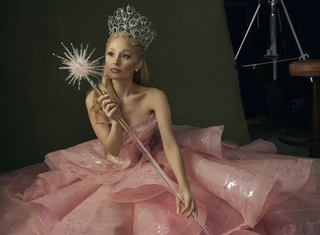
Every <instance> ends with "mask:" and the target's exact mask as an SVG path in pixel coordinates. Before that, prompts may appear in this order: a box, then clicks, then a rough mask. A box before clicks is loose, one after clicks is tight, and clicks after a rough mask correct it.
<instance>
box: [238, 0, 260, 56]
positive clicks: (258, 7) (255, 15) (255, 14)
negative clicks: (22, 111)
mask: <svg viewBox="0 0 320 235" xmlns="http://www.w3.org/2000/svg"><path fill="white" fill-rule="evenodd" d="M262 2H263V0H261V1H259V4H258V6H257V9H256V12H255V13H254V15H253V17H252V20H251V22H250V25H249V27H248V29H247V32H246V34H245V35H244V38H243V40H242V42H241V45H240V47H239V49H238V52H237V54H236V56H235V57H234V59H235V60H236V59H237V58H238V55H239V53H240V51H241V48H242V46H243V43H244V42H245V40H246V38H247V36H248V33H249V31H250V29H251V27H252V24H253V22H254V20H255V18H256V17H257V14H258V12H259V9H260V7H261V3H262Z"/></svg>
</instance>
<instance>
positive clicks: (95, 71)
mask: <svg viewBox="0 0 320 235" xmlns="http://www.w3.org/2000/svg"><path fill="white" fill-rule="evenodd" d="M61 44H62V46H63V47H64V48H65V50H66V52H64V55H65V56H66V58H63V57H61V56H58V55H56V54H53V55H54V56H56V57H58V58H59V59H61V60H62V64H64V65H66V66H64V67H60V68H59V69H67V70H69V76H68V77H67V78H66V80H68V79H70V81H69V84H70V83H72V85H74V84H75V82H76V81H78V90H79V89H80V84H81V80H82V79H83V78H85V79H86V80H87V81H88V82H89V83H90V85H91V87H92V88H93V89H94V90H95V91H96V92H97V94H99V95H104V94H103V92H102V91H101V90H100V89H99V87H98V86H97V84H96V83H94V82H93V81H92V79H90V78H89V75H90V76H93V77H96V78H99V77H101V76H103V72H102V68H103V66H101V65H99V60H100V59H101V58H103V57H104V56H102V57H100V58H98V59H96V60H93V61H91V62H90V61H89V59H90V57H91V55H92V54H93V52H94V51H95V49H93V50H92V52H91V53H90V54H89V55H88V57H86V56H87V50H88V45H87V46H86V48H82V44H81V46H80V51H79V50H78V49H76V48H74V46H73V44H71V47H72V52H71V51H70V50H69V49H68V48H67V47H66V46H65V45H64V44H63V43H61ZM114 118H115V120H116V121H118V122H119V123H120V125H121V126H122V128H123V129H124V130H125V131H126V132H127V134H128V136H129V137H130V138H131V139H132V141H133V142H134V143H135V144H136V145H137V147H138V148H139V149H140V151H141V152H142V153H143V155H144V156H145V157H146V158H147V160H148V161H149V162H150V163H151V165H152V166H153V167H154V168H155V170H156V171H157V172H158V174H159V175H160V176H161V177H162V179H163V180H164V181H165V183H166V184H167V185H168V187H169V188H170V189H171V191H172V193H173V194H174V195H175V196H176V197H178V198H179V200H180V201H181V202H182V204H183V205H185V204H184V200H183V198H182V196H181V195H180V192H179V191H178V189H177V188H176V187H174V186H173V185H172V184H171V182H170V179H169V178H168V176H167V175H166V173H165V172H164V171H163V170H162V169H161V168H160V166H159V165H158V163H157V162H156V161H155V160H154V158H153V157H152V156H151V154H150V153H149V152H148V150H147V149H146V148H145V147H144V146H143V144H142V143H141V142H140V140H139V139H138V138H137V136H136V135H135V134H134V132H133V131H132V130H131V129H130V127H129V126H128V124H127V123H126V122H125V121H124V120H123V118H122V117H120V116H119V115H118V113H115V115H114ZM193 218H194V220H195V221H196V222H197V223H198V224H199V226H200V227H201V229H202V230H203V231H204V232H205V234H207V235H211V232H210V231H209V229H208V228H207V227H206V226H205V225H204V223H203V222H202V221H201V220H199V218H195V217H194V216H193Z"/></svg>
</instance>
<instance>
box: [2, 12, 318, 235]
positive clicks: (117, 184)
mask: <svg viewBox="0 0 320 235" xmlns="http://www.w3.org/2000/svg"><path fill="white" fill-rule="evenodd" d="M109 29H110V32H111V36H110V38H109V40H108V42H107V47H106V60H105V63H106V64H105V71H104V77H103V79H102V83H101V84H100V89H101V90H102V91H103V92H104V93H105V95H103V96H101V97H99V96H98V94H96V93H95V92H94V91H92V92H90V93H89V94H88V96H87V98H86V105H87V109H88V114H89V118H90V121H91V124H92V127H93V129H94V131H95V133H96V135H97V137H98V139H95V140H92V141H88V142H85V143H82V144H79V145H77V146H74V147H71V148H69V149H65V150H59V151H56V152H53V153H50V154H48V155H47V156H46V160H45V162H46V164H47V165H48V166H49V167H50V169H51V170H50V171H48V170H47V168H46V167H45V166H44V165H43V164H38V165H35V166H29V167H27V168H23V169H20V170H17V171H15V172H12V173H7V174H4V175H2V176H1V177H0V183H1V185H2V186H1V187H0V190H1V194H0V196H1V200H0V203H2V204H1V207H0V208H1V209H0V210H1V211H0V212H1V213H0V216H2V217H0V225H1V226H0V234H6V235H7V234H10V235H13V234H24V235H33V234H46V235H54V234H59V235H64V234H73V235H75V234H88V235H89V234H91V235H100V234H101V235H102V234H117V235H118V234H119V235H123V234H129V235H130V234H134V235H136V234H139V235H143V234H146V235H147V234H148V235H149V234H170V235H179V234H180V235H194V234H201V228H200V227H199V226H198V224H197V223H196V222H195V221H194V220H192V219H187V220H185V218H188V217H190V216H191V215H192V214H193V215H194V216H195V217H197V216H198V214H199V218H200V219H201V220H202V221H204V222H205V225H206V226H207V227H208V229H209V230H210V231H211V233H212V234H232V235H242V234H252V235H253V234H260V235H265V234H268V235H270V234H271V235H278V234H279V235H283V234H290V235H294V234H308V235H316V234H319V227H320V220H319V214H320V196H319V195H320V164H319V160H316V159H309V158H296V157H291V156H282V155H277V154H276V149H275V147H274V145H273V144H272V143H269V142H265V141H263V140H257V141H254V142H252V143H250V144H248V145H246V146H241V147H240V146H237V145H235V144H233V143H227V142H221V135H222V132H223V127H222V126H217V127H209V128H205V129H198V128H191V127H179V126H173V130H172V124H171V120H170V110H169V105H168V101H167V99H166V97H165V95H164V93H163V92H161V91H159V90H157V89H154V88H147V87H144V84H145V83H146V81H147V67H146V64H145V61H144V59H145V58H144V53H145V49H146V48H147V47H148V46H149V45H150V43H151V41H152V40H153V38H154V36H155V33H154V32H153V31H152V30H151V29H150V28H149V25H148V24H147V23H146V19H145V18H144V17H142V16H141V15H140V14H139V13H137V12H135V10H134V8H132V7H130V6H128V7H127V8H126V9H118V10H117V11H116V13H115V14H114V16H113V17H110V19H109ZM123 31H124V32H123ZM115 114H117V115H121V116H122V118H123V119H124V120H125V121H126V122H127V123H128V124H129V125H130V127H131V129H132V130H133V131H134V132H135V134H136V136H137V137H138V138H139V139H140V141H141V142H142V144H143V145H144V146H146V148H148V149H149V151H150V153H151V155H152V156H153V157H154V158H155V160H156V161H157V163H158V164H159V165H160V166H161V168H162V169H163V170H164V171H165V173H166V174H167V175H168V177H169V178H170V180H171V183H172V184H178V185H179V191H180V192H181V194H182V196H183V198H184V200H185V202H186V206H185V207H184V208H183V209H182V210H181V205H180V202H179V200H178V199H175V198H174V196H173V194H172V193H170V192H168V190H167V186H166V184H165V183H164V181H163V180H162V178H161V177H159V175H158V174H157V172H156V171H155V170H154V169H153V167H152V166H151V164H150V163H149V162H147V161H146V160H145V158H144V157H143V156H142V154H141V152H140V150H139V149H138V148H137V147H136V146H135V144H134V143H133V141H132V140H131V139H130V138H129V137H128V136H127V135H126V134H125V133H124V132H123V130H122V128H121V126H120V125H119V123H118V122H117V121H116V119H115ZM182 156H183V157H182ZM35 176H38V179H37V180H36V181H34V180H35ZM191 192H192V193H191ZM193 195H194V196H193ZM195 199H196V200H197V202H196V201H195ZM179 212H180V214H184V213H186V216H185V217H184V216H181V215H177V213H179ZM202 234H203V233H202Z"/></svg>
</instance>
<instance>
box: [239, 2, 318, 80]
mask: <svg viewBox="0 0 320 235" xmlns="http://www.w3.org/2000/svg"><path fill="white" fill-rule="evenodd" d="M263 1H264V0H259V1H258V6H257V9H256V11H255V13H254V15H253V17H252V20H251V22H250V25H249V27H248V29H247V31H246V33H245V36H244V38H243V40H242V42H241V45H240V47H239V49H238V51H237V54H236V56H235V60H237V58H238V56H239V53H240V51H241V49H242V46H243V44H244V42H245V40H246V38H247V36H248V34H249V32H250V29H251V27H252V24H253V22H254V20H255V19H256V17H257V14H258V12H259V10H260V8H261V3H262V2H263ZM279 1H280V3H281V6H282V8H283V11H284V13H285V15H286V18H287V21H288V23H289V26H290V29H291V32H292V34H293V37H294V39H295V42H296V44H297V47H298V49H299V52H300V57H298V58H291V59H284V60H278V58H279V55H278V54H277V27H276V25H277V24H276V21H277V19H276V18H277V9H278V8H277V4H279ZM269 4H270V7H271V10H270V47H269V49H267V52H266V55H264V56H265V57H266V58H268V59H270V60H272V61H271V62H265V63H256V64H249V65H236V66H235V68H243V67H253V68H254V67H255V66H257V65H263V64H271V63H272V64H273V79H274V80H277V63H278V62H283V61H289V60H296V59H299V60H301V59H302V60H306V59H307V58H308V57H309V56H308V54H304V52H303V50H302V47H301V45H300V42H299V39H298V37H297V34H296V32H295V30H294V28H293V25H292V22H291V19H290V17H289V14H288V11H287V8H286V6H285V4H284V2H283V0H269ZM278 13H279V12H278ZM310 80H311V82H312V77H310Z"/></svg>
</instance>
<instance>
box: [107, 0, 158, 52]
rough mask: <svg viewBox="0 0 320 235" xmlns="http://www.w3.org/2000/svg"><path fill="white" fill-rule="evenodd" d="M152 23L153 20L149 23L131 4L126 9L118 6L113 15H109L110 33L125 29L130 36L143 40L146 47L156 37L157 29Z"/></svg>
mask: <svg viewBox="0 0 320 235" xmlns="http://www.w3.org/2000/svg"><path fill="white" fill-rule="evenodd" d="M150 25H151V22H149V23H148V20H147V18H146V17H145V16H142V15H141V14H140V13H139V12H137V11H136V10H135V9H134V7H132V6H129V5H128V6H127V7H126V8H125V9H124V8H118V9H117V10H116V11H115V12H114V14H113V16H109V19H108V26H109V33H110V35H112V34H114V33H117V32H120V31H123V32H125V33H126V34H127V35H128V36H132V37H134V38H135V39H138V40H139V41H141V42H142V43H143V44H144V46H145V49H147V48H148V47H149V46H150V44H151V42H152V41H153V39H154V38H155V37H156V31H154V30H153V29H152V28H151V27H150Z"/></svg>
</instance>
